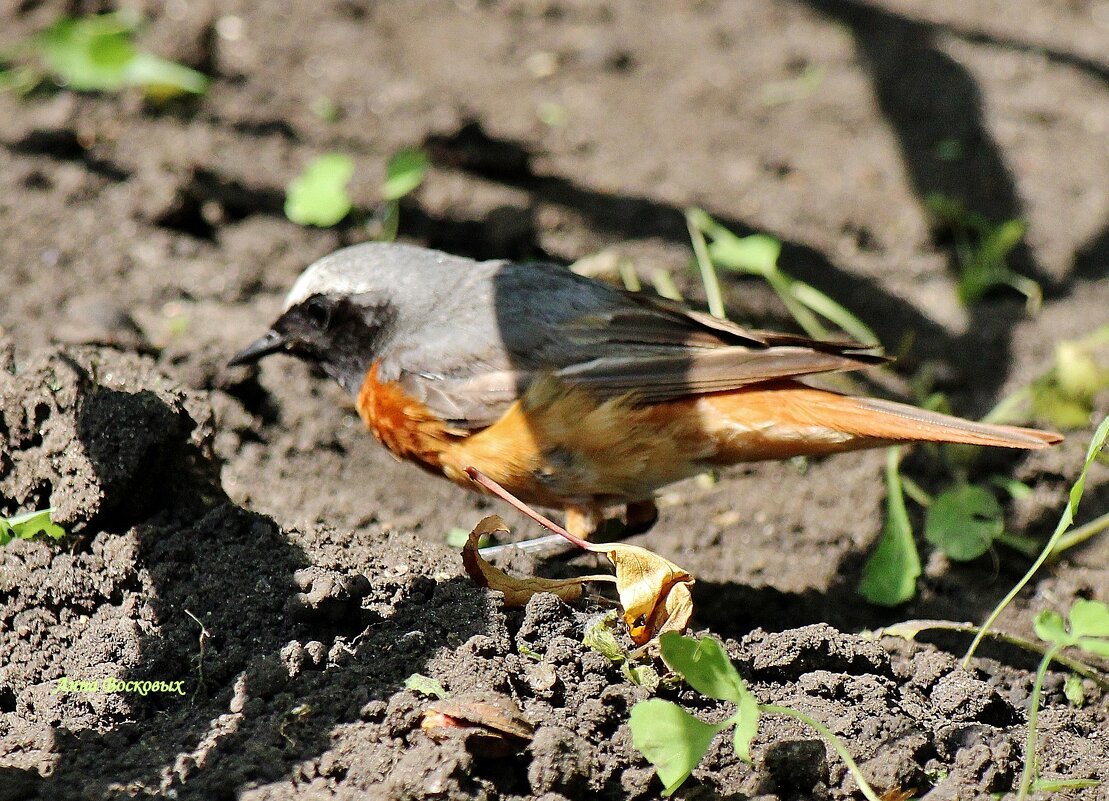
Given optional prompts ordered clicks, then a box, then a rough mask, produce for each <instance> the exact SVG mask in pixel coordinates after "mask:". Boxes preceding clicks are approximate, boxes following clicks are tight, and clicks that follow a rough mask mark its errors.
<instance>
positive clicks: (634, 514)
mask: <svg viewBox="0 0 1109 801" xmlns="http://www.w3.org/2000/svg"><path fill="white" fill-rule="evenodd" d="M657 522H658V506H657V505H655V502H654V500H653V499H651V498H648V499H647V500H644V501H632V502H631V503H629V504H628V506H627V509H626V510H625V512H624V526H625V531H624V533H625V534H643V533H644V532H647V531H650V530H651V528H652V527H653V526H654V525H655V523H657Z"/></svg>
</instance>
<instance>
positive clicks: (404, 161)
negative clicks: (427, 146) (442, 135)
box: [381, 149, 431, 200]
mask: <svg viewBox="0 0 1109 801" xmlns="http://www.w3.org/2000/svg"><path fill="white" fill-rule="evenodd" d="M430 166H431V160H430V159H429V158H428V156H427V153H425V152H424V151H423V150H419V149H411V150H400V151H397V152H396V153H394V154H393V157H392V158H391V159H389V163H388V164H387V165H385V184H384V185H383V186H382V187H381V197H382V199H383V200H400V199H401V198H402V197H404V196H405V195H407V194H408V193H409V192H411V191H412V190H414V189H415V188H416V187H418V186H419V185H420V184H422V183H423V181H424V176H425V175H426V174H427V171H428V168H429V167H430Z"/></svg>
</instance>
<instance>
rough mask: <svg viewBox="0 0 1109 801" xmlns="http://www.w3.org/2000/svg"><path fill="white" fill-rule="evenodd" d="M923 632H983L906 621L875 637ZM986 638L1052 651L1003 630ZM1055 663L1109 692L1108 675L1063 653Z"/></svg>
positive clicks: (949, 623)
mask: <svg viewBox="0 0 1109 801" xmlns="http://www.w3.org/2000/svg"><path fill="white" fill-rule="evenodd" d="M922 631H955V632H959V633H960V634H977V633H978V632H979V631H981V628H980V627H979V626H976V625H974V624H973V623H956V622H955V621H953V620H906V621H904V622H902V623H895V624H894V625H892V626H886V627H885V628H881V629H878V630H877V631H875V632H874V636H875V637H900V638H902V639H905V640H915V639H916V636H917V635H918V634H920V633H921V632H922ZM986 636H988V637H990V638H991V639H994V640H999V641H1001V642H1003V643H1007V644H1009V645H1014V646H1016V647H1017V648H1023V649H1024V650H1026V651H1031V652H1032V653H1035V654H1040V655H1041V656H1042V655H1043V654H1046V653H1047V652H1048V651H1049V650H1050V649H1049V647H1048V646H1046V645H1044V644H1043V643H1039V642H1036V641H1035V640H1026V639H1025V638H1024V637H1018V636H1016V635H1015V634H1006V633H1005V632H1003V631H990V632H987V634H986ZM1055 661H1056V662H1058V663H1059V664H1060V665H1062V666H1063V667H1065V668H1067V669H1068V670H1070V671H1072V672H1073V673H1077V674H1078V675H1079V676H1082V677H1084V678H1087V679H1089V680H1090V681H1092V682H1094V683H1095V684H1097V685H1098V686H1100V687H1104V688H1105V689H1109V676H1106V675H1105V674H1104V673H1102V672H1101V671H1100V670H1098V669H1097V668H1095V667H1093V666H1091V665H1087V664H1086V663H1085V662H1083V661H1081V660H1079V659H1074V658H1073V657H1069V656H1066V655H1064V654H1056V655H1055Z"/></svg>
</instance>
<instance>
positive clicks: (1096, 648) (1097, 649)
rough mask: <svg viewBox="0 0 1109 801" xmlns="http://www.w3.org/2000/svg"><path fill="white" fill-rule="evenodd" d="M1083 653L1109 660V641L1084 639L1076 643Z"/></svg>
mask: <svg viewBox="0 0 1109 801" xmlns="http://www.w3.org/2000/svg"><path fill="white" fill-rule="evenodd" d="M1075 645H1077V646H1078V647H1079V648H1081V649H1082V650H1083V651H1087V652H1089V653H1091V654H1094V655H1095V656H1100V657H1103V658H1105V659H1109V640H1100V639H1098V640H1095V639H1094V638H1093V637H1082V638H1080V639H1079V640H1078V642H1076V643H1075Z"/></svg>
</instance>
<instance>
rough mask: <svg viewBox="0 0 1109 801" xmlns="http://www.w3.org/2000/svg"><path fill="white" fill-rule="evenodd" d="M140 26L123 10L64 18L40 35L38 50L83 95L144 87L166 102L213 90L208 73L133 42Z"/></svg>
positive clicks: (55, 72)
mask: <svg viewBox="0 0 1109 801" xmlns="http://www.w3.org/2000/svg"><path fill="white" fill-rule="evenodd" d="M137 24H138V19H137V18H130V17H128V16H127V15H125V14H124V13H122V12H120V13H115V14H101V15H99V16H93V17H81V18H74V17H65V18H62V19H60V20H58V21H57V22H55V23H54V24H53V25H51V26H50V27H49V28H47V29H46V30H44V31H42V32H41V33H40V34H38V36H37V37H36V38H35V48H36V50H37V52H38V56H39V59H40V60H41V61H42V64H43V67H44V68H45V69H46V70H47V71H48V72H49V73H51V74H52V75H53V76H54V78H55V79H56V80H57V81H58V82H59V83H62V84H64V85H66V86H69V87H71V88H73V89H76V90H78V91H107V92H114V91H119V90H120V89H123V88H124V87H126V86H139V87H142V88H143V90H144V91H145V92H146V94H147V95H148V96H152V97H156V98H167V97H173V96H176V95H179V94H184V93H190V94H202V93H203V92H205V91H206V90H207V89H208V78H207V77H206V76H205V75H203V74H201V73H199V72H197V71H196V70H192V69H189V68H188V67H186V66H184V65H182V64H177V63H174V62H172V61H167V60H166V59H163V58H159V57H158V56H155V55H152V54H150V53H146V52H143V51H142V50H139V49H138V48H137V47H136V46H135V44H134V43H133V41H132V38H133V36H134V33H135V28H136V26H137Z"/></svg>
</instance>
